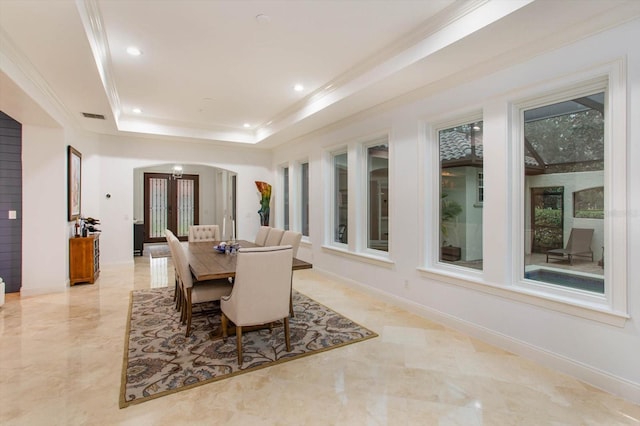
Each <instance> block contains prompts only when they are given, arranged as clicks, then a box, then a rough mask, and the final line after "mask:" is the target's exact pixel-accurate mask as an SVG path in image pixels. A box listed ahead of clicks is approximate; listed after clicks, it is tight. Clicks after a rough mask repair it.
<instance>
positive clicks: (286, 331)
mask: <svg viewBox="0 0 640 426" xmlns="http://www.w3.org/2000/svg"><path fill="white" fill-rule="evenodd" d="M284 341H285V342H286V344H287V352H291V336H289V317H285V318H284Z"/></svg>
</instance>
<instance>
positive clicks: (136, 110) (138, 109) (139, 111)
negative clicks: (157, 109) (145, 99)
mask: <svg viewBox="0 0 640 426" xmlns="http://www.w3.org/2000/svg"><path fill="white" fill-rule="evenodd" d="M131 111H133V112H134V113H135V114H142V110H141V109H140V108H134V109H132V110H131Z"/></svg>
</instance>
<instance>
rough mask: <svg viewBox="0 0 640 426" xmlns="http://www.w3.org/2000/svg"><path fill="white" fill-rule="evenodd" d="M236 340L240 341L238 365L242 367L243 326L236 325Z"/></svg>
mask: <svg viewBox="0 0 640 426" xmlns="http://www.w3.org/2000/svg"><path fill="white" fill-rule="evenodd" d="M236 341H237V342H238V365H239V366H240V367H242V327H241V326H239V325H236Z"/></svg>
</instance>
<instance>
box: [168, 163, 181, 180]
mask: <svg viewBox="0 0 640 426" xmlns="http://www.w3.org/2000/svg"><path fill="white" fill-rule="evenodd" d="M171 177H173V178H174V179H180V178H181V177H182V166H181V165H179V164H176V165H175V166H173V173H171Z"/></svg>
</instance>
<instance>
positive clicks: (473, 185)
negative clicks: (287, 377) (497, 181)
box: [438, 121, 484, 269]
mask: <svg viewBox="0 0 640 426" xmlns="http://www.w3.org/2000/svg"><path fill="white" fill-rule="evenodd" d="M482 126H483V123H482V121H475V122H471V123H465V124H461V125H458V126H455V127H449V128H446V129H442V130H439V131H438V147H439V152H440V196H439V199H440V219H439V224H440V253H439V259H440V261H441V262H445V263H451V264H455V265H457V266H461V267H466V268H473V269H482V202H483V201H484V174H483V169H482V166H483V150H482V142H483V141H482Z"/></svg>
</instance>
